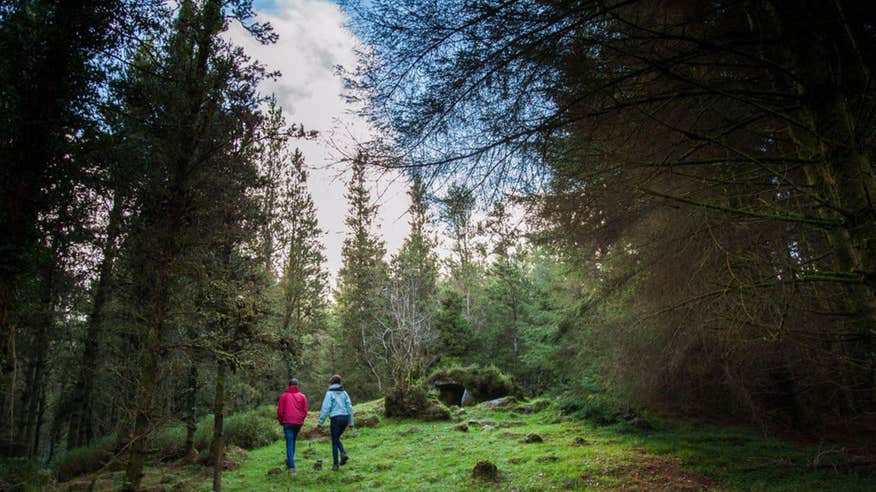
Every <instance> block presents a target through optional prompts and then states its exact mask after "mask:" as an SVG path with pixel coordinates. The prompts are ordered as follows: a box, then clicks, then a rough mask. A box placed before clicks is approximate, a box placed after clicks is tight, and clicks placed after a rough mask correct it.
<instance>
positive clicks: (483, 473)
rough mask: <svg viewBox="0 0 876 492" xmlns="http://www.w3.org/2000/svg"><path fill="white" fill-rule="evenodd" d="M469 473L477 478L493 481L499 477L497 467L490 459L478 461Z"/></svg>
mask: <svg viewBox="0 0 876 492" xmlns="http://www.w3.org/2000/svg"><path fill="white" fill-rule="evenodd" d="M471 474H472V476H473V477H474V478H476V479H478V480H488V481H491V482H494V481H496V479H498V478H499V468H497V467H496V465H495V464H493V463H492V462H490V461H478V464H476V465H475V467H474V469H473V470H472V472H471Z"/></svg>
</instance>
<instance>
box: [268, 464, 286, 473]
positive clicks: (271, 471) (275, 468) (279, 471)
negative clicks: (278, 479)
mask: <svg viewBox="0 0 876 492" xmlns="http://www.w3.org/2000/svg"><path fill="white" fill-rule="evenodd" d="M281 473H283V469H282V468H280V467H279V466H275V467H273V468H271V469H270V470H268V475H279V474H281Z"/></svg>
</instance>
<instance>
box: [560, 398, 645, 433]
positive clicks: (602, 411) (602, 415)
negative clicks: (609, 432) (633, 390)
mask: <svg viewBox="0 0 876 492" xmlns="http://www.w3.org/2000/svg"><path fill="white" fill-rule="evenodd" d="M558 407H559V409H560V412H561V413H562V414H563V415H568V416H571V417H573V418H577V419H582V420H589V421H591V422H593V423H594V424H597V425H612V424H617V423H620V422H623V421H625V420H626V419H628V418H630V417H632V416H633V414H632V412H631V411H630V409H629V408H627V406H626V405H624V404H623V403H621V402H620V401H619V400H618V399H617V398H616V397H615V396H614V395H611V394H609V393H607V392H604V391H594V392H591V393H584V394H579V393H567V394H565V395H563V396H562V397H561V398H560V401H559V404H558Z"/></svg>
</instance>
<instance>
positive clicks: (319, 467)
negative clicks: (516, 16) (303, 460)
mask: <svg viewBox="0 0 876 492" xmlns="http://www.w3.org/2000/svg"><path fill="white" fill-rule="evenodd" d="M313 469H314V470H322V460H316V461H314V462H313Z"/></svg>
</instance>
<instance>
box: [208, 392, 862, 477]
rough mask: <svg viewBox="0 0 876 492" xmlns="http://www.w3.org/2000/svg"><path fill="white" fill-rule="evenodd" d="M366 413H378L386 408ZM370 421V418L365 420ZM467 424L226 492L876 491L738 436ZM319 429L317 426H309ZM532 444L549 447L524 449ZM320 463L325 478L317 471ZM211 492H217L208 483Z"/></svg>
mask: <svg viewBox="0 0 876 492" xmlns="http://www.w3.org/2000/svg"><path fill="white" fill-rule="evenodd" d="M370 405H371V408H369V407H368V406H360V407H359V408H358V409H357V410H358V411H360V412H363V410H368V411H371V410H374V409H375V408H374V405H375V404H374V403H372V404H370ZM363 413H367V412H363ZM460 420H461V422H468V421H469V420H477V421H479V422H482V423H483V422H484V421H486V424H487V426H482V425H479V424H472V425H469V429H468V431H467V432H463V431H460V430H455V429H454V426H455V425H456V424H457V422H442V423H427V424H424V423H420V422H413V421H404V420H384V421H382V422H381V424H380V426H378V427H376V428H361V429H355V430H353V431H348V433H347V434H345V440H344V441H345V446H346V447H347V450H348V452H349V454H350V457H351V459H350V462H349V463H348V464H347V465H346V466H345V467H343V468H342V469H341V471H339V472H332V471H331V470H330V466H331V447H330V444H329V443H328V441H327V438H325V437H319V438H316V439H310V440H302V441H299V444H298V452H297V453H296V461H297V465H298V468H299V473H298V474H297V475H287V474H286V473H285V471H283V472H282V473H276V474H271V473H269V471H271V470H272V469H274V470H273V471H274V472H276V471H277V469H280V470H282V469H283V466H284V465H283V461H284V445H283V443H282V441H279V442H276V443H274V444H272V445H270V446H267V447H263V448H260V449H256V450H254V451H251V452H250V453H249V456H248V458H247V459H246V460H245V461H244V462H243V466H242V467H241V468H239V469H237V470H230V471H228V472H226V473H225V480H224V483H225V490H228V491H237V490H240V491H243V490H265V491H270V490H273V491H286V490H290V489H291V490H296V491H297V490H339V489H345V490H367V489H384V490H423V491H428V490H436V491H438V490H441V491H446V490H496V489H497V488H498V489H500V490H512V489H513V490H520V491H525V490H533V491H534V490H547V489H590V488H593V489H602V488H608V489H619V488H631V489H648V490H702V489H718V490H795V491H796V490H828V489H829V490H862V491H863V490H873V489H874V488H876V479H874V477H873V475H872V470H869V471H868V472H867V473H861V474H860V475H857V476H856V475H850V474H848V473H839V472H837V471H834V470H833V469H832V468H827V469H812V468H811V467H809V466H808V465H809V464H810V463H811V462H812V461H813V458H814V457H815V456H816V454H817V452H818V450H817V449H815V448H808V447H799V446H793V445H791V444H789V443H786V442H783V441H779V440H773V439H764V438H761V437H759V436H757V435H755V434H753V433H751V432H749V431H745V430H738V429H702V428H694V427H674V428H664V429H661V430H653V431H640V430H634V429H631V428H628V427H624V426H615V427H595V426H592V425H589V424H587V423H582V422H569V421H564V420H563V419H561V418H559V416H558V415H557V414H556V413H554V412H552V411H551V410H546V411H544V412H540V413H537V414H532V415H521V414H518V413H514V412H508V411H500V410H488V409H484V408H480V407H478V408H475V409H469V410H468V412H467V414H466V415H464V416H463V417H461V419H460ZM308 425H313V424H312V423H311V421H308ZM529 434H538V435H539V436H541V437H542V439H543V442H536V443H530V444H527V443H524V439H525V438H526V436H527V435H529ZM317 460H322V461H323V468H322V469H321V470H314V469H313V466H314V463H315V462H316V461H317ZM481 460H489V461H492V462H493V463H495V464H496V465H497V467H498V469H499V479H498V481H497V482H483V481H479V480H476V479H474V478H472V469H473V468H474V466H475V464H476V463H477V462H478V461H481ZM199 490H203V491H207V490H210V485H209V482H208V481H207V480H204V481H203V482H202V483H201V485H200V486H199Z"/></svg>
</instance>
